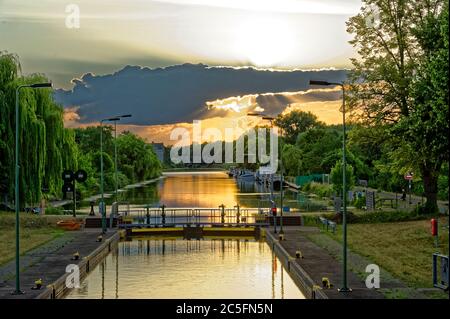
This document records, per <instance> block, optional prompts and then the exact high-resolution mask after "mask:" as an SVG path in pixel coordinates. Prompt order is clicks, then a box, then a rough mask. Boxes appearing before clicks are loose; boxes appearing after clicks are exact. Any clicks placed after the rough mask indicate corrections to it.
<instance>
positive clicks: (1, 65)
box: [0, 52, 77, 205]
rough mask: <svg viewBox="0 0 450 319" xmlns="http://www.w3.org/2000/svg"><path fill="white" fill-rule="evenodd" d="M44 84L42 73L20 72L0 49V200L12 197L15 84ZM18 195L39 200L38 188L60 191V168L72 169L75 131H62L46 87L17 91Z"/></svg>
mask: <svg viewBox="0 0 450 319" xmlns="http://www.w3.org/2000/svg"><path fill="white" fill-rule="evenodd" d="M37 82H48V80H47V79H46V78H45V77H44V76H42V75H38V74H35V75H31V76H27V77H24V76H21V69H20V63H19V60H18V58H17V56H15V55H13V54H7V53H3V52H0V134H1V139H0V193H1V194H2V202H8V199H10V198H12V197H13V195H14V148H15V140H14V138H15V121H16V119H15V90H16V88H17V87H18V86H19V85H22V84H31V83H37ZM18 120H19V126H20V131H19V136H20V137H19V144H20V146H19V147H20V149H19V150H20V162H19V164H20V191H21V192H20V198H21V203H24V205H31V204H35V203H38V202H39V201H40V199H41V198H42V195H43V191H45V193H48V194H50V195H56V194H58V193H60V189H61V186H62V181H61V172H62V171H63V170H64V169H65V168H70V169H74V168H76V154H77V146H76V143H75V137H74V133H73V132H72V131H71V130H68V129H65V128H64V124H63V110H62V108H61V107H60V106H59V105H57V104H55V102H54V101H53V98H52V93H51V91H50V90H48V89H37V90H33V89H23V90H21V92H20V115H19V119H18Z"/></svg>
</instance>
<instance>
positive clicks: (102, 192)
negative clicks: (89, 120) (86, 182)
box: [100, 117, 120, 234]
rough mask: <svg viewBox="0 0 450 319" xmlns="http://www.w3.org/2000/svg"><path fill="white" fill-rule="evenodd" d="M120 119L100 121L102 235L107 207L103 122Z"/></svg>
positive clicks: (104, 231)
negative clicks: (104, 176) (104, 183)
mask: <svg viewBox="0 0 450 319" xmlns="http://www.w3.org/2000/svg"><path fill="white" fill-rule="evenodd" d="M119 120H120V118H118V117H110V118H107V119H103V120H101V121H100V193H101V201H100V208H101V214H102V233H103V234H105V233H106V207H105V199H104V197H105V196H104V188H103V180H104V178H103V122H111V121H119Z"/></svg>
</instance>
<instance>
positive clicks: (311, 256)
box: [266, 226, 384, 299]
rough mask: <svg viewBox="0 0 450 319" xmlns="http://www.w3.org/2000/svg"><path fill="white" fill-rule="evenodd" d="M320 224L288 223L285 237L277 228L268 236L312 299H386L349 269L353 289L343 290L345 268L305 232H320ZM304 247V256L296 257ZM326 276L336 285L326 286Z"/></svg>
mask: <svg viewBox="0 0 450 319" xmlns="http://www.w3.org/2000/svg"><path fill="white" fill-rule="evenodd" d="M318 231H319V229H318V228H316V227H305V226H300V227H296V226H291V227H289V226H287V227H285V228H284V233H285V240H279V239H278V234H274V232H273V229H270V230H268V231H267V233H266V240H267V242H268V243H269V245H270V246H271V247H272V249H273V251H274V252H275V253H276V255H277V257H278V258H279V259H280V261H281V262H282V263H283V265H284V267H285V268H286V269H287V271H288V272H289V274H290V275H291V277H292V278H293V279H294V281H295V282H296V283H297V285H298V286H299V288H300V289H301V290H302V292H303V294H304V295H305V297H307V298H309V299H382V298H384V296H383V295H382V294H381V293H380V292H378V291H376V290H374V289H368V288H367V287H366V286H365V283H364V281H361V279H360V278H358V276H357V275H356V274H355V273H353V272H351V271H349V272H348V274H347V280H348V285H349V287H351V288H352V292H345V293H343V292H339V291H338V290H337V289H338V288H340V286H341V282H342V268H341V264H340V263H339V262H338V260H336V259H334V258H333V257H332V256H331V255H330V254H329V253H328V252H327V251H326V250H325V249H323V248H321V247H319V246H318V245H316V244H314V243H313V242H312V241H310V240H309V239H308V238H307V237H306V236H305V234H307V233H310V232H318ZM297 251H300V252H301V255H302V257H303V258H296V252H297ZM323 277H326V278H328V280H329V281H330V283H331V285H332V287H331V288H329V289H326V288H323V287H322V278H323Z"/></svg>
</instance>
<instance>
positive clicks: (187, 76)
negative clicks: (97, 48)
mask: <svg viewBox="0 0 450 319" xmlns="http://www.w3.org/2000/svg"><path fill="white" fill-rule="evenodd" d="M345 77H346V71H345V70H317V71H270V70H258V69H254V68H232V67H208V66H206V65H203V64H183V65H175V66H170V67H166V68H156V69H150V68H147V67H139V66H126V67H125V68H123V69H122V70H120V71H118V72H116V73H113V74H107V75H94V74H92V73H87V74H85V75H84V76H83V77H82V78H81V79H77V80H74V81H73V83H74V86H73V89H72V90H63V89H60V90H57V91H56V92H55V98H56V100H57V101H58V102H59V103H61V104H62V105H64V106H65V107H72V106H77V107H78V115H79V116H80V122H81V123H89V122H93V121H99V120H101V119H103V118H105V117H108V116H112V115H116V114H121V113H132V114H133V118H131V119H130V120H128V121H127V122H128V123H132V124H137V125H155V124H169V123H177V122H191V121H192V120H194V119H203V118H205V117H210V116H220V115H225V114H226V113H225V112H226V111H224V110H209V109H208V108H207V107H206V104H205V103H206V102H207V101H213V100H217V99H224V98H227V97H230V96H243V95H247V94H263V93H267V92H274V93H277V92H297V91H306V90H308V89H310V86H309V80H310V79H325V80H328V81H333V82H336V81H342V80H344V79H345ZM315 94H318V95H317V96H314V93H311V94H309V93H308V94H305V95H303V96H302V99H305V101H307V100H308V99H313V100H321V99H323V98H324V95H323V93H315ZM326 94H328V93H326ZM332 94H338V93H332ZM330 98H331V99H334V98H335V97H330ZM290 101H291V99H289V98H286V96H284V95H282V94H275V95H260V96H258V97H257V102H258V104H260V105H261V106H263V107H264V106H265V108H270V110H271V111H273V110H276V109H282V108H283V107H284V106H285V105H286V104H288V103H289V102H290Z"/></svg>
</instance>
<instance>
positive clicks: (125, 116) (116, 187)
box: [110, 114, 132, 202]
mask: <svg viewBox="0 0 450 319" xmlns="http://www.w3.org/2000/svg"><path fill="white" fill-rule="evenodd" d="M131 116H132V115H131V114H124V115H119V116H116V117H114V118H112V119H110V121H111V122H114V179H115V193H114V194H115V200H116V202H117V199H118V196H117V189H118V187H119V186H118V185H119V177H118V169H117V167H118V166H117V121H120V119H123V118H127V117H131Z"/></svg>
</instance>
